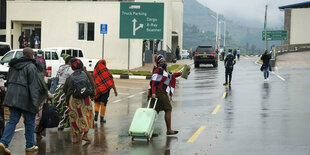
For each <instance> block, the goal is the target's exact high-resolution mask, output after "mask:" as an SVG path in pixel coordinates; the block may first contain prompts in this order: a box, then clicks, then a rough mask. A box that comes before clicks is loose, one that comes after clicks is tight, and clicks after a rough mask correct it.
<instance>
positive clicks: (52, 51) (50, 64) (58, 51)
mask: <svg viewBox="0 0 310 155" xmlns="http://www.w3.org/2000/svg"><path fill="white" fill-rule="evenodd" d="M33 51H34V52H35V53H36V52H37V51H38V49H33ZM42 51H43V53H44V54H43V55H44V59H45V61H46V77H45V82H47V83H48V85H50V83H51V80H52V77H55V76H56V75H57V71H58V69H59V66H60V65H63V64H65V61H64V60H63V58H62V57H63V55H65V54H69V55H71V56H74V57H77V58H79V59H80V60H81V61H82V62H83V64H84V69H86V70H87V71H89V72H93V71H94V67H95V65H96V63H97V62H98V60H99V59H86V58H85V57H84V53H83V51H82V49H79V48H71V47H57V48H46V49H42ZM22 56H23V49H17V50H11V51H9V52H7V53H6V54H5V55H4V56H3V57H2V59H1V60H0V63H1V64H2V65H4V66H6V67H9V64H8V63H9V62H10V61H11V59H13V58H20V57H22ZM1 72H8V70H6V71H5V70H1V68H0V73H1Z"/></svg>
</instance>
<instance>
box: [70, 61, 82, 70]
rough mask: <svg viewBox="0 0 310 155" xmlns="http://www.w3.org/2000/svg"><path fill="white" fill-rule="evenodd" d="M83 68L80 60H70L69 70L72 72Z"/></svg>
mask: <svg viewBox="0 0 310 155" xmlns="http://www.w3.org/2000/svg"><path fill="white" fill-rule="evenodd" d="M83 67H84V65H83V62H82V61H81V60H80V59H77V58H72V59H71V68H72V70H74V71H75V70H82V69H83Z"/></svg>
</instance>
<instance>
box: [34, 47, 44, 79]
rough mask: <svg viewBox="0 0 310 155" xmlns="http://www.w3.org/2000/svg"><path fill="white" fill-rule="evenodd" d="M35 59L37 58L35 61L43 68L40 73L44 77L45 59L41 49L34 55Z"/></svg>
mask: <svg viewBox="0 0 310 155" xmlns="http://www.w3.org/2000/svg"><path fill="white" fill-rule="evenodd" d="M35 60H37V63H38V64H40V65H41V68H42V69H43V70H42V72H40V75H41V76H42V77H43V78H44V77H45V74H46V61H45V59H44V56H43V51H42V50H38V54H37V55H36V56H35Z"/></svg>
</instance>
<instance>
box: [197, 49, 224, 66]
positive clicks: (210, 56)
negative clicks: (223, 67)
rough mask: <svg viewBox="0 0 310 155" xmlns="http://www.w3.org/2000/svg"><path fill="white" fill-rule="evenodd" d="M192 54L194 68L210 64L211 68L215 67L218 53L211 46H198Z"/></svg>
mask: <svg viewBox="0 0 310 155" xmlns="http://www.w3.org/2000/svg"><path fill="white" fill-rule="evenodd" d="M194 53H195V56H194V64H195V68H198V67H199V65H200V64H212V65H213V67H217V65H218V62H217V60H218V53H216V52H215V50H214V48H213V47H212V46H198V47H197V49H196V51H195V52H194Z"/></svg>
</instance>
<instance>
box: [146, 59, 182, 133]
mask: <svg viewBox="0 0 310 155" xmlns="http://www.w3.org/2000/svg"><path fill="white" fill-rule="evenodd" d="M155 61H156V66H154V69H153V73H152V79H151V81H150V86H149V95H148V99H150V98H152V99H155V98H157V99H158V101H157V105H156V107H155V110H156V111H157V113H159V112H160V111H165V122H166V127H167V132H166V134H167V135H175V134H177V133H178V131H174V130H172V129H171V111H172V106H171V103H170V100H171V98H172V95H173V92H174V88H175V83H176V80H175V78H176V77H179V76H180V75H181V73H180V72H176V73H173V74H172V73H171V72H168V71H167V63H166V60H165V58H164V57H163V56H162V55H160V54H159V55H157V56H156V58H155ZM169 97H170V99H169ZM152 105H154V102H152Z"/></svg>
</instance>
